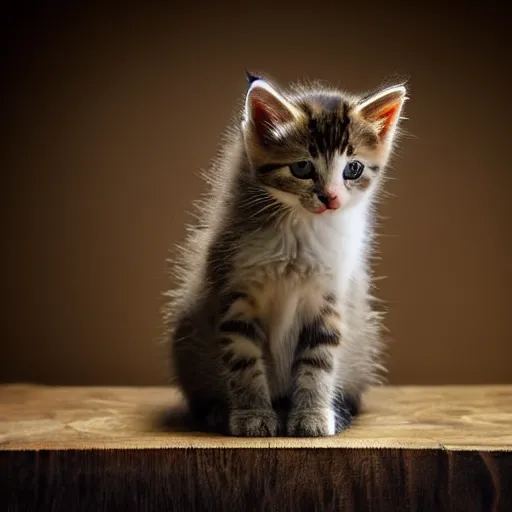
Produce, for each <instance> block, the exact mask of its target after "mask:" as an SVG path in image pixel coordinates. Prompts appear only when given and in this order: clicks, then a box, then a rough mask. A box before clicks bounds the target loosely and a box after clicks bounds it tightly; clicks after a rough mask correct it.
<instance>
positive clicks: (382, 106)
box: [356, 85, 407, 139]
mask: <svg viewBox="0 0 512 512" xmlns="http://www.w3.org/2000/svg"><path fill="white" fill-rule="evenodd" d="M406 99H407V96H406V89H405V87H404V86H402V85H400V86H396V87H390V88H388V89H384V90H383V91H381V92H379V93H377V94H374V95H373V96H371V97H370V98H367V99H365V100H363V101H362V102H361V103H360V104H359V105H358V106H357V107H356V110H357V111H358V112H359V113H360V114H361V116H362V117H363V118H364V119H366V120H367V121H368V122H370V123H372V124H374V125H375V126H376V128H377V131H378V133H379V137H380V138H381V139H386V138H392V137H393V134H394V132H395V128H396V126H397V124H398V120H399V119H400V113H401V111H402V107H403V105H404V103H405V100H406Z"/></svg>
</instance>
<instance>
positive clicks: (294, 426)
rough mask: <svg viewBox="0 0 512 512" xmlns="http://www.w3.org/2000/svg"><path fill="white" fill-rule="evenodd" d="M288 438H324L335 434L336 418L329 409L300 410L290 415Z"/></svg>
mask: <svg viewBox="0 0 512 512" xmlns="http://www.w3.org/2000/svg"><path fill="white" fill-rule="evenodd" d="M286 430H287V435H288V436H290V437H325V436H333V435H334V434H336V417H335V414H334V411H333V410H331V409H302V410H300V409H299V410H295V411H292V412H291V413H290V416H289V418H288V424H287V429H286Z"/></svg>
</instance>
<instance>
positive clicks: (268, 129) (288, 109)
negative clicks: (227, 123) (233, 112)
mask: <svg viewBox="0 0 512 512" xmlns="http://www.w3.org/2000/svg"><path fill="white" fill-rule="evenodd" d="M300 116H301V113H300V111H299V110H298V109H297V108H296V107H294V106H293V105H292V104H291V103H290V102H288V101H287V100H286V99H285V98H284V97H283V96H282V95H281V94H279V92H277V90H276V89H274V87H272V86H271V85H270V84H269V83H267V82H266V81H265V80H262V79H261V78H256V79H255V80H254V81H253V82H252V83H251V84H250V86H249V91H248V92H247V97H246V100H245V116H244V117H245V119H244V121H245V123H246V125H250V126H252V127H254V129H255V131H256V133H257V134H258V135H259V136H260V137H261V138H262V139H265V138H268V136H272V134H273V133H274V134H275V133H276V131H279V128H280V127H283V125H286V124H288V123H291V122H293V121H295V120H297V119H298V118H299V117H300Z"/></svg>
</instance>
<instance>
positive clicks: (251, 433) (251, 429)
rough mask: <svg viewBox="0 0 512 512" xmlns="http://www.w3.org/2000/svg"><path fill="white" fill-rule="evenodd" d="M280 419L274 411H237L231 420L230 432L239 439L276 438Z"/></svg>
mask: <svg viewBox="0 0 512 512" xmlns="http://www.w3.org/2000/svg"><path fill="white" fill-rule="evenodd" d="M278 427H279V418H278V417H277V414H276V412H275V411H274V410H273V409H247V410H245V409H237V410H234V411H233V412H232V413H231V416H230V418H229V431H230V434H231V435H232V436H239V437H275V436H276V435H277V431H278Z"/></svg>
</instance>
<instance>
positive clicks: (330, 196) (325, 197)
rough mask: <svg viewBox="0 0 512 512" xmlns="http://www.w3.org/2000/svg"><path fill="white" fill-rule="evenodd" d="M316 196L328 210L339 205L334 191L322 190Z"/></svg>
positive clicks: (334, 208)
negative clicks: (322, 191)
mask: <svg viewBox="0 0 512 512" xmlns="http://www.w3.org/2000/svg"><path fill="white" fill-rule="evenodd" d="M317 197H318V199H319V200H320V201H321V202H322V203H323V204H325V206H327V208H329V210H337V209H338V208H339V207H340V200H339V199H338V195H337V194H336V193H334V192H324V193H321V194H318V195H317Z"/></svg>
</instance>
